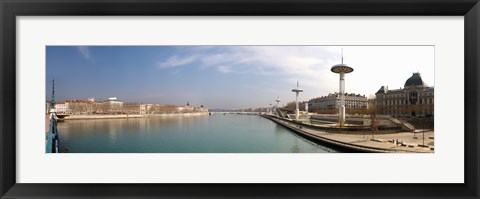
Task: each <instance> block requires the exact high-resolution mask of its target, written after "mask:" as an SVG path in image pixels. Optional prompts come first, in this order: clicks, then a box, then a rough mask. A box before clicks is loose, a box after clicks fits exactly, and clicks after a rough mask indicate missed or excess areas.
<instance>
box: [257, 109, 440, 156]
mask: <svg viewBox="0 0 480 199" xmlns="http://www.w3.org/2000/svg"><path fill="white" fill-rule="evenodd" d="M261 116H262V117H264V118H267V119H270V120H272V121H273V122H275V123H277V124H279V125H282V126H284V127H286V128H288V129H290V130H292V131H294V132H295V133H297V134H300V135H302V136H305V137H308V138H310V139H313V140H315V141H318V142H321V143H326V144H329V145H332V146H336V147H339V148H343V149H347V150H351V151H356V152H371V153H433V152H434V144H433V141H434V140H433V131H428V132H424V133H416V138H414V134H413V133H411V132H397V133H388V134H375V135H372V134H371V132H365V134H358V133H356V134H348V132H342V133H337V132H327V131H323V130H318V129H314V128H311V127H308V126H306V125H303V124H301V123H295V122H294V121H293V120H291V119H285V118H280V117H277V116H273V115H261ZM423 136H424V138H425V139H423ZM372 137H374V138H375V139H373V138H372Z"/></svg>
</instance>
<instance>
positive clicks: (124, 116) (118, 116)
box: [60, 112, 208, 120]
mask: <svg viewBox="0 0 480 199" xmlns="http://www.w3.org/2000/svg"><path fill="white" fill-rule="evenodd" d="M201 115H208V112H196V113H161V114H116V115H66V116H63V117H60V120H93V119H129V118H146V117H179V116H181V117H190V116H201Z"/></svg>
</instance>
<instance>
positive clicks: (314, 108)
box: [306, 92, 368, 113]
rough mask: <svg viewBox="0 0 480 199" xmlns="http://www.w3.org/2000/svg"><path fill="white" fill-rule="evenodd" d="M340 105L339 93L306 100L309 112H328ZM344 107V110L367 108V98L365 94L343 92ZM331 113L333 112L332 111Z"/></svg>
mask: <svg viewBox="0 0 480 199" xmlns="http://www.w3.org/2000/svg"><path fill="white" fill-rule="evenodd" d="M339 106H340V95H339V93H337V92H335V93H331V94H328V95H327V96H322V97H317V98H314V99H311V100H309V101H308V105H306V107H308V111H310V112H319V111H320V112H322V111H325V112H328V111H331V110H334V111H336V110H338V107H339ZM345 108H346V110H358V109H367V108H368V99H367V97H365V95H360V94H355V93H345ZM332 113H333V112H332Z"/></svg>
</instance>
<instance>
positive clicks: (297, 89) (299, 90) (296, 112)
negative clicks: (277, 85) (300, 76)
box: [292, 81, 303, 120]
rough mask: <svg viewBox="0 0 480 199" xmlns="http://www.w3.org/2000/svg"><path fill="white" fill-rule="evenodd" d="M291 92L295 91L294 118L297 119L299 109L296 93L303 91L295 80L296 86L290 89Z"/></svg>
mask: <svg viewBox="0 0 480 199" xmlns="http://www.w3.org/2000/svg"><path fill="white" fill-rule="evenodd" d="M292 92H294V93H295V119H297V120H298V116H299V114H300V110H298V94H299V93H301V92H303V89H301V88H298V81H297V88H294V89H292Z"/></svg>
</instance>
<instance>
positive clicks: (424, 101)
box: [379, 98, 433, 105]
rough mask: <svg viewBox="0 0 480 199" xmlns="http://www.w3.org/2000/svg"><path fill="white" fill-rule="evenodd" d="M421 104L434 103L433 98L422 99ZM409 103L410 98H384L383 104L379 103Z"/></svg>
mask: <svg viewBox="0 0 480 199" xmlns="http://www.w3.org/2000/svg"><path fill="white" fill-rule="evenodd" d="M418 102H419V104H433V99H432V98H427V99H420V100H419V101H418ZM383 104H385V105H409V103H408V100H384V101H383V103H382V104H379V105H383Z"/></svg>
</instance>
